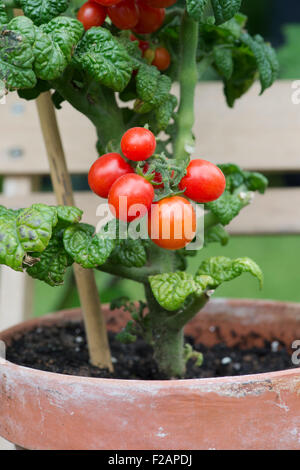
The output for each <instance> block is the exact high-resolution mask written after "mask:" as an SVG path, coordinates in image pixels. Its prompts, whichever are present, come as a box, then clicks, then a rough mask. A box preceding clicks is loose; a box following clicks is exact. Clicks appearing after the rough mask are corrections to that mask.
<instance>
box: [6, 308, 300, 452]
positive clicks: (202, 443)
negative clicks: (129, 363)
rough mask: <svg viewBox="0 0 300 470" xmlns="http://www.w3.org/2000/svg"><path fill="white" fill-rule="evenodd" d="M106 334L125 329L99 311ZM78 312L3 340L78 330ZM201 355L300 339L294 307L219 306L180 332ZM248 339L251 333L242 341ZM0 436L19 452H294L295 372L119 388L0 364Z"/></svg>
mask: <svg viewBox="0 0 300 470" xmlns="http://www.w3.org/2000/svg"><path fill="white" fill-rule="evenodd" d="M106 316H107V321H108V325H109V328H110V329H111V330H115V331H116V330H119V329H120V327H122V326H124V324H125V323H126V320H127V319H128V318H127V315H125V314H124V313H123V312H117V313H116V312H113V313H112V312H109V311H108V309H106ZM79 318H80V311H79V310H72V311H64V312H61V313H59V314H55V315H51V316H47V317H43V318H41V319H34V320H31V321H28V322H26V323H24V324H21V325H18V326H16V327H14V328H11V329H9V330H6V331H5V332H3V333H2V334H1V335H0V338H1V339H2V340H4V341H5V342H7V343H9V341H10V340H11V338H13V337H16V336H18V335H19V334H23V333H24V331H26V330H29V329H31V328H32V327H35V326H37V325H43V326H45V325H50V324H53V323H56V324H57V323H59V324H62V323H64V322H66V321H78V319H79ZM186 331H187V333H188V334H192V335H194V337H195V338H196V340H199V341H202V342H204V343H206V344H208V345H211V344H214V343H216V342H218V341H219V340H220V338H223V339H225V340H226V341H227V343H228V344H230V345H233V344H234V343H236V342H237V341H239V340H240V338H242V337H247V338H248V339H247V340H246V343H247V344H248V346H251V345H254V344H257V345H258V343H259V340H258V339H257V337H256V335H255V333H258V334H259V335H261V334H263V336H264V337H265V338H266V339H268V340H272V339H274V338H278V339H280V340H282V341H284V342H285V343H286V344H287V345H291V344H292V342H293V341H294V340H296V339H300V304H299V305H297V304H287V303H278V302H266V301H248V300H221V299H217V300H214V301H212V302H210V303H209V305H208V306H207V307H206V308H205V310H204V311H202V312H201V314H199V315H198V316H197V317H196V318H195V319H194V320H193V321H192V322H191V323H190V324H189V325H188V326H187V329H186ZM249 333H254V334H252V335H250V336H247V335H249ZM0 435H1V436H3V437H4V438H6V439H8V440H9V441H11V442H14V443H15V444H18V445H19V446H21V447H25V448H28V449H112V450H120V449H134V450H138V449H142V450H145V449H151V450H154V449H155V450H159V449H167V450H171V449H175V450H191V449H300V368H297V369H293V370H286V371H281V372H273V373H266V374H257V375H248V376H240V377H224V378H215V379H195V380H178V381H175V380H171V381H136V380H133V381H127V380H111V379H95V378H85V377H75V376H66V375H60V374H54V373H49V372H42V371H38V370H33V369H29V368H26V367H21V366H18V365H15V364H12V363H10V362H8V361H1V363H0Z"/></svg>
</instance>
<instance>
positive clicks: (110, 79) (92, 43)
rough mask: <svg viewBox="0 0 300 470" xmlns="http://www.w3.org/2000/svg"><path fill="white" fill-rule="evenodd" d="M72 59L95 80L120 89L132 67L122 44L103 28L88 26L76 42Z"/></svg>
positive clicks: (127, 79)
mask: <svg viewBox="0 0 300 470" xmlns="http://www.w3.org/2000/svg"><path fill="white" fill-rule="evenodd" d="M73 60H74V63H75V64H76V65H77V66H79V67H81V68H82V69H83V70H84V71H86V72H87V73H88V74H89V75H90V76H91V77H92V78H93V79H94V80H96V81H97V82H99V83H101V84H103V85H105V86H107V87H109V88H112V89H113V90H115V91H122V90H124V88H125V87H126V86H127V84H128V83H129V81H130V78H131V74H132V70H133V67H134V63H133V60H132V59H131V58H130V56H129V54H128V52H127V50H126V49H125V47H124V46H123V45H122V44H121V43H120V42H119V41H118V40H117V39H116V38H115V37H114V36H113V35H112V34H111V33H110V31H108V30H107V29H104V28H91V29H89V30H88V31H87V32H86V33H85V35H84V36H83V38H82V40H81V41H80V42H79V44H78V46H77V48H76V51H75V54H74V59H73Z"/></svg>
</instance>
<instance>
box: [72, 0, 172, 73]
mask: <svg viewBox="0 0 300 470" xmlns="http://www.w3.org/2000/svg"><path fill="white" fill-rule="evenodd" d="M176 1H177V0H88V1H87V2H86V3H84V4H83V5H82V7H81V8H80V9H79V11H78V14H77V18H78V20H79V21H80V22H81V23H82V24H83V26H84V29H85V30H88V29H90V28H92V27H93V26H102V24H103V23H104V21H105V18H106V16H109V18H110V20H111V22H112V23H113V24H114V25H115V26H116V27H117V28H119V29H122V30H132V31H133V32H135V33H137V34H150V33H153V32H154V31H156V30H157V29H159V28H160V27H161V25H162V24H163V22H164V19H165V8H166V7H168V6H170V5H173V4H174V3H175V2H176ZM131 39H132V40H138V39H136V38H135V36H133V35H132V36H131ZM138 41H139V47H140V49H141V50H142V52H143V55H144V57H145V58H146V60H148V62H149V63H151V64H152V65H155V66H156V67H157V68H158V69H159V70H166V69H167V68H168V67H169V65H170V60H171V58H170V54H169V52H168V50H167V49H166V48H165V47H157V48H155V49H152V48H151V47H150V45H149V42H148V41H142V40H138Z"/></svg>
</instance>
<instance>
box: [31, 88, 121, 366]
mask: <svg viewBox="0 0 300 470" xmlns="http://www.w3.org/2000/svg"><path fill="white" fill-rule="evenodd" d="M37 109H38V113H39V118H40V124H41V128H42V133H43V137H44V141H45V146H46V150H47V154H48V160H49V165H50V172H51V179H52V184H53V188H54V192H55V195H56V199H57V203H58V204H62V205H67V206H74V205H75V201H74V196H73V191H72V184H71V178H70V175H69V172H68V169H67V165H66V159H65V154H64V150H63V146H62V141H61V136H60V132H59V129H58V124H57V119H56V114H55V110H54V106H53V103H52V99H51V95H50V92H46V93H42V94H41V95H40V96H39V97H38V98H37ZM74 272H75V278H76V284H77V288H78V292H79V297H80V302H81V308H82V311H83V318H84V324H85V330H86V335H87V340H88V347H89V353H90V361H91V363H92V364H93V365H95V366H98V367H102V368H108V369H109V370H110V371H113V365H112V362H111V355H110V349H109V344H108V338H107V331H106V325H105V320H104V317H103V314H102V312H101V305H100V300H99V295H98V291H97V286H96V282H95V277H94V273H93V271H92V270H91V269H84V268H82V267H81V266H79V265H78V264H75V265H74Z"/></svg>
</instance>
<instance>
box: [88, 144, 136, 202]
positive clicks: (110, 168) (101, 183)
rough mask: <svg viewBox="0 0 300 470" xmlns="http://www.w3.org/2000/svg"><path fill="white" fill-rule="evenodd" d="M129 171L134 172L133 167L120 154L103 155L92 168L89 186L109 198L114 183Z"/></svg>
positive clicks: (99, 194) (98, 193) (101, 195)
mask: <svg viewBox="0 0 300 470" xmlns="http://www.w3.org/2000/svg"><path fill="white" fill-rule="evenodd" d="M127 173H133V169H132V167H131V166H130V165H129V163H127V162H126V161H125V160H124V158H122V157H121V155H120V154H118V153H108V154H106V155H102V157H100V158H98V160H96V161H95V162H94V163H93V165H92V166H91V168H90V171H89V175H88V181H89V186H90V188H91V190H92V191H93V192H94V193H95V194H97V195H98V196H100V197H105V198H107V197H108V193H109V190H110V188H111V187H112V185H113V183H114V182H115V181H116V180H117V179H118V178H120V176H123V175H126V174H127Z"/></svg>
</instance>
